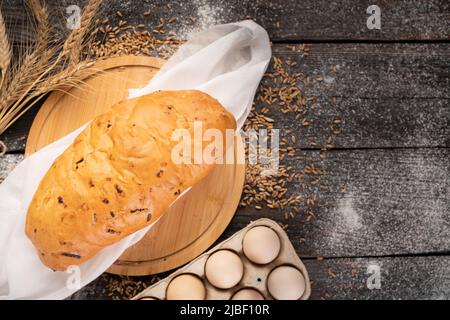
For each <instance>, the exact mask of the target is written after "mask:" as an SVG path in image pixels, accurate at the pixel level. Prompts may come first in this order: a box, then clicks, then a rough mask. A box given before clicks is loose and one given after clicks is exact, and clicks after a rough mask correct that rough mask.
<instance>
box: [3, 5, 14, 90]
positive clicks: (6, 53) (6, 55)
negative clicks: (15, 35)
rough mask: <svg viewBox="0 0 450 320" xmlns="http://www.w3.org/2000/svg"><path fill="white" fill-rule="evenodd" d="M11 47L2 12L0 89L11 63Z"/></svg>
mask: <svg viewBox="0 0 450 320" xmlns="http://www.w3.org/2000/svg"><path fill="white" fill-rule="evenodd" d="M11 56H12V55H11V47H10V45H9V39H8V34H7V33H6V24H5V20H3V15H2V13H1V12H0V72H1V73H0V89H1V88H2V86H3V82H4V81H5V78H6V74H7V72H8V68H9V65H10V63H11Z"/></svg>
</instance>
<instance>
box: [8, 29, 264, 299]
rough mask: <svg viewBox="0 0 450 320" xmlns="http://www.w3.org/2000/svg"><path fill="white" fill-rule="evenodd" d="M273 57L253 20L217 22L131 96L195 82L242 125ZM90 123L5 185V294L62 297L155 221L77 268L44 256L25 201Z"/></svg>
mask: <svg viewBox="0 0 450 320" xmlns="http://www.w3.org/2000/svg"><path fill="white" fill-rule="evenodd" d="M270 58H271V49H270V42H269V38H268V35H267V33H266V31H265V30H264V29H263V28H261V27H260V26H259V25H257V24H256V23H254V22H252V21H242V22H239V23H231V24H226V25H220V26H216V27H213V28H211V29H209V30H206V31H203V32H200V33H198V34H195V35H193V36H191V37H190V39H189V40H188V42H187V43H185V44H184V45H183V46H182V47H181V48H180V49H179V50H178V51H177V52H176V53H175V55H174V56H173V57H171V58H170V59H169V61H168V62H167V63H166V64H165V65H164V67H163V68H162V69H161V70H160V71H159V72H158V73H157V74H156V76H155V77H154V78H153V79H152V80H151V82H150V83H149V84H148V85H147V86H145V87H144V88H140V89H134V90H130V95H129V97H130V98H134V97H138V96H141V95H144V94H148V93H151V92H153V91H157V90H181V89H198V90H201V91H204V92H206V93H208V94H210V95H211V96H213V97H215V98H216V99H218V100H219V101H220V102H221V103H222V104H223V105H224V106H225V107H226V108H227V109H228V110H229V111H230V112H231V113H233V115H234V116H235V118H236V120H237V123H238V127H239V128H241V127H242V125H243V123H244V121H245V119H246V118H247V116H248V114H249V112H250V108H251V106H252V103H253V98H254V95H255V92H256V89H257V87H258V84H259V82H260V80H261V78H262V77H263V75H264V72H265V71H266V69H267V66H268V64H269V61H270ZM85 127H86V125H85V126H83V127H82V128H79V129H78V130H76V131H74V132H72V133H71V134H69V135H67V136H65V137H63V138H61V139H60V140H58V141H56V142H54V143H52V144H50V145H48V146H47V147H45V148H43V149H41V150H40V151H38V152H36V153H35V154H33V155H31V156H30V157H28V158H26V159H25V160H24V161H22V162H21V163H20V164H19V165H17V167H16V168H15V169H14V170H13V171H12V172H11V173H10V174H9V176H8V177H7V178H6V179H5V180H4V181H3V183H2V184H1V185H0V298H2V299H64V298H66V297H68V296H69V295H71V294H72V293H74V292H75V291H77V287H76V284H77V281H76V280H77V279H79V280H80V282H79V284H80V285H81V286H85V285H86V284H88V283H89V282H91V281H92V280H94V279H96V278H97V277H98V276H99V275H100V274H102V273H103V272H104V271H105V270H106V269H108V267H109V266H111V265H112V264H113V263H114V261H115V260H117V258H119V257H120V255H121V254H122V253H123V252H124V251H125V250H126V249H127V248H128V247H129V246H131V245H133V244H134V243H136V242H137V241H139V240H140V239H141V238H142V237H143V236H144V235H145V234H146V233H147V231H148V230H149V229H150V228H151V226H149V227H146V228H145V229H143V230H140V231H138V232H136V233H134V234H132V235H130V236H128V237H126V238H124V239H122V240H121V241H119V242H118V243H116V244H114V245H111V246H109V247H107V248H105V249H103V250H102V251H101V252H99V253H98V254H97V255H96V256H95V257H93V258H92V259H90V260H89V261H87V262H86V263H84V264H82V265H80V266H79V269H78V270H76V269H70V270H68V272H53V271H52V270H50V269H48V268H47V267H45V266H44V265H43V264H42V263H41V261H40V260H39V258H38V256H37V254H36V251H35V249H34V247H33V245H32V243H31V241H30V240H29V239H28V238H27V237H26V235H25V231H24V229H25V227H24V226H25V218H26V214H27V209H28V205H29V203H30V202H31V199H32V197H33V195H34V193H35V191H36V189H37V187H38V185H39V182H40V181H41V179H42V178H43V176H44V175H45V173H46V172H47V170H48V169H49V168H50V166H51V165H52V163H53V161H54V160H55V159H56V158H57V157H58V156H59V155H60V154H61V153H62V152H63V151H64V150H65V149H66V148H67V147H68V146H69V145H70V144H71V143H72V142H73V140H74V139H75V137H76V136H77V135H78V134H79V133H80V132H81V131H82V130H83V129H84V128H85ZM78 271H79V273H78ZM78 276H79V277H78Z"/></svg>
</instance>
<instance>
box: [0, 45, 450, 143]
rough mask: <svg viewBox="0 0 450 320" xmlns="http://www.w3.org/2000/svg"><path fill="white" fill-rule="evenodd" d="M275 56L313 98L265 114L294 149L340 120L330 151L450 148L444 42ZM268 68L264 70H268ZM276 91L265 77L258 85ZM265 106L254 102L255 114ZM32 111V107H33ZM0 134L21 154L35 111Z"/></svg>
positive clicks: (286, 50) (283, 48)
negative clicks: (299, 112)
mask: <svg viewBox="0 0 450 320" xmlns="http://www.w3.org/2000/svg"><path fill="white" fill-rule="evenodd" d="M273 52H274V56H276V57H280V58H281V59H282V60H283V61H291V62H293V63H296V65H291V66H289V65H287V64H284V67H285V69H286V70H287V72H288V73H289V74H291V75H294V74H297V73H303V74H304V75H305V77H308V78H307V79H308V80H304V82H300V81H299V82H298V85H299V87H300V88H301V89H302V91H303V93H302V95H303V97H304V98H306V99H308V98H312V97H315V98H316V101H317V103H316V105H315V109H314V112H308V113H306V114H305V115H304V116H302V117H301V118H300V121H301V120H303V119H304V118H306V119H308V121H309V122H311V123H312V124H311V125H310V126H299V120H298V119H296V114H295V113H287V114H284V113H281V112H280V109H279V104H278V102H277V103H275V104H274V105H273V106H271V107H270V108H269V109H270V112H269V113H268V116H269V117H272V118H273V119H275V120H276V121H275V124H274V126H275V127H276V128H279V129H282V132H281V133H282V134H287V132H286V130H287V129H291V131H293V132H295V134H296V135H297V143H296V146H297V147H299V148H310V147H311V143H310V142H311V141H314V142H315V143H317V145H318V146H317V148H320V147H322V146H323V145H325V143H326V139H327V138H328V136H329V128H330V125H331V124H332V122H333V120H335V119H340V120H341V121H342V123H341V124H340V125H339V128H340V131H341V132H340V134H338V135H336V137H335V139H334V142H333V144H334V146H335V148H386V147H388V148H392V147H448V146H450V68H448V61H450V50H448V45H445V44H420V45H417V44H415V45H414V44H312V45H311V47H310V51H309V52H310V53H309V56H307V57H303V52H294V51H292V49H291V47H289V46H288V45H275V46H274V49H273ZM273 69H274V68H273V63H272V64H271V67H270V69H269V73H271V72H273ZM273 86H274V87H278V88H280V87H282V85H281V84H279V83H274V82H273V81H272V79H271V78H269V77H265V78H264V79H263V81H262V87H261V89H262V88H268V87H273ZM264 106H266V104H264V103H262V102H261V101H259V100H257V104H256V107H257V109H258V110H260V109H261V108H262V107H264ZM36 109H37V108H36ZM36 109H34V110H33V111H32V112H31V113H29V114H27V115H25V116H24V118H23V119H22V120H21V121H20V122H18V123H17V124H15V125H14V126H13V127H11V129H10V130H8V131H7V132H5V134H4V135H2V136H1V137H0V139H2V140H6V143H7V144H8V147H9V149H10V150H11V151H13V152H14V151H15V152H17V151H21V150H23V149H24V143H25V137H26V134H27V133H28V131H29V127H30V125H31V121H32V119H33V117H34V113H33V112H36Z"/></svg>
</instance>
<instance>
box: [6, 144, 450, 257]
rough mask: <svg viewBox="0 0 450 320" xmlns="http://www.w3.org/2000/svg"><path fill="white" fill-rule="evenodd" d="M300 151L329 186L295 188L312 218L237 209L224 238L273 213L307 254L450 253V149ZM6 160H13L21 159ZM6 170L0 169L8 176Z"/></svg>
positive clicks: (298, 164) (300, 166)
mask: <svg viewBox="0 0 450 320" xmlns="http://www.w3.org/2000/svg"><path fill="white" fill-rule="evenodd" d="M300 154H301V156H303V157H304V160H302V161H296V162H290V163H289V162H288V163H287V164H288V165H292V166H293V167H294V168H295V172H301V171H302V170H303V168H304V165H306V164H309V163H311V161H316V163H317V165H318V166H320V167H321V168H322V170H323V171H324V175H323V176H322V177H320V184H321V185H326V186H328V187H329V189H327V190H316V189H315V188H314V185H312V184H310V183H308V180H307V179H309V178H307V179H305V180H298V181H293V182H292V183H291V184H290V185H289V192H290V193H292V194H299V195H301V196H302V198H303V199H304V200H306V198H307V197H308V196H310V195H313V194H317V197H318V204H317V206H316V207H315V208H314V210H313V212H314V217H313V218H312V219H311V220H310V221H309V222H308V221H306V216H305V214H304V213H305V211H306V208H305V205H304V203H302V205H301V206H299V207H298V208H299V209H300V211H301V213H300V214H299V215H298V216H296V217H295V218H289V219H285V217H284V214H285V213H287V212H289V211H290V209H285V210H274V209H269V208H263V210H256V209H253V208H250V207H249V208H239V209H238V211H237V213H236V215H235V217H234V219H233V223H232V224H231V225H230V226H229V227H228V228H227V229H226V231H225V233H224V234H223V235H222V237H221V239H225V238H226V237H229V236H231V235H232V234H233V233H235V232H236V231H238V230H240V229H241V228H243V227H245V226H246V225H247V224H248V223H250V221H253V220H256V219H258V218H262V217H267V218H270V219H273V220H275V221H278V222H280V223H282V224H287V225H288V228H287V230H286V231H287V233H288V235H289V237H290V239H291V241H292V242H293V244H294V247H295V248H296V249H297V252H298V253H299V254H300V255H301V256H302V257H317V256H323V257H356V256H359V257H364V256H386V255H399V254H424V253H436V252H440V253H448V252H449V248H450V215H449V213H450V199H449V197H448V195H449V194H450V161H449V159H450V149H397V150H385V149H374V150H341V151H332V152H329V153H328V154H327V157H326V159H325V160H324V161H323V163H320V162H317V159H318V158H319V157H318V152H317V151H312V150H305V151H302V152H301V153H300ZM8 158H9V159H10V160H9V161H12V162H13V163H14V162H18V161H19V160H20V159H21V156H20V155H8ZM0 163H3V161H2V162H0ZM3 166H5V165H3ZM8 167H10V166H8ZM6 171H7V169H5V168H4V167H3V169H2V170H0V173H2V174H3V177H5V175H6V173H7V172H6ZM1 178H2V177H1V176H0V179H1ZM301 184H306V185H307V187H306V188H305V189H302V188H301V187H300V185H301ZM316 186H317V185H316Z"/></svg>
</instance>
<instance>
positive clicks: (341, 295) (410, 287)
mask: <svg viewBox="0 0 450 320" xmlns="http://www.w3.org/2000/svg"><path fill="white" fill-rule="evenodd" d="M303 262H304V264H305V266H306V268H307V270H308V273H309V276H310V278H311V280H312V281H313V282H312V292H311V299H312V300H318V299H327V300H328V299H334V300H339V299H346V300H351V299H361V300H363V299H387V300H398V299H405V300H406V299H412V300H414V299H443V300H444V299H450V257H449V256H429V257H385V258H346V259H326V260H314V259H311V260H306V259H305V260H303ZM375 269H377V270H379V275H380V285H381V286H380V288H379V289H376V288H373V287H372V286H370V285H369V287H371V288H373V289H369V288H368V285H367V284H368V283H372V280H371V279H370V277H371V276H372V275H373V274H374V272H373V270H375ZM164 276H165V275H162V277H164ZM122 279H124V278H121V277H118V276H115V275H110V274H106V273H105V274H103V275H102V276H101V277H99V278H98V279H96V280H95V281H93V282H92V283H91V284H89V285H88V286H86V287H85V288H83V289H81V290H80V291H78V292H77V293H75V294H74V295H73V296H72V297H71V298H70V299H74V300H75V299H80V300H81V299H112V298H115V299H117V298H122V299H125V298H127V297H129V295H128V294H125V293H123V294H119V293H118V292H112V290H111V288H110V286H108V284H110V283H111V281H112V280H116V281H118V282H119V283H122V282H121V281H122ZM153 281H154V277H152V276H148V277H130V278H126V280H125V281H123V283H122V284H121V285H120V286H119V287H121V288H122V290H123V292H125V291H126V290H128V292H133V291H134V290H136V288H141V289H139V290H137V292H140V291H142V283H145V284H146V285H150V284H151V283H153Z"/></svg>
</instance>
